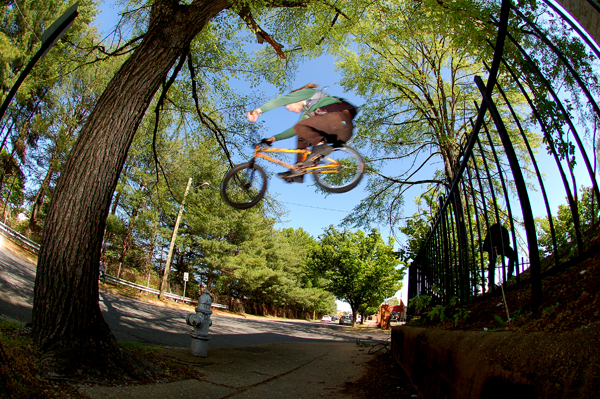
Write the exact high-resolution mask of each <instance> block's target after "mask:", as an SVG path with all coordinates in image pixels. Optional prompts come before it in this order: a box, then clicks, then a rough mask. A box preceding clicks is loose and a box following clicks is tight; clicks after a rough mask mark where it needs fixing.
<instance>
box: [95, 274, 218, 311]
mask: <svg viewBox="0 0 600 399" xmlns="http://www.w3.org/2000/svg"><path fill="white" fill-rule="evenodd" d="M105 276H106V279H107V280H110V281H112V282H113V283H117V284H121V285H125V286H128V287H131V288H135V289H137V290H140V291H146V292H149V293H151V294H155V295H159V294H160V291H159V290H157V289H156V288H150V287H145V286H143V285H140V284H136V283H132V282H131V281H127V280H123V279H122V278H117V277H114V276H111V275H109V274H106V275H105ZM164 296H165V297H167V298H169V299H174V300H176V301H182V302H186V303H190V304H195V303H198V300H197V299H192V298H189V297H184V296H181V295H175V294H171V293H168V292H165V293H164ZM211 307H213V308H218V309H229V306H227V305H221V304H219V303H213V304H211Z"/></svg>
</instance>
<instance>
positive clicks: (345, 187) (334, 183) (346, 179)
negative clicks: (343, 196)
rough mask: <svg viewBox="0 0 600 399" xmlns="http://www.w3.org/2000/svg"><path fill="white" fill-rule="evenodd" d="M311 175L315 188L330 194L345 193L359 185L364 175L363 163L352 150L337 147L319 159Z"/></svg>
mask: <svg viewBox="0 0 600 399" xmlns="http://www.w3.org/2000/svg"><path fill="white" fill-rule="evenodd" d="M318 166H319V168H318V169H314V170H313V172H312V174H313V176H314V178H315V183H316V184H317V186H319V187H321V188H322V189H323V190H325V191H328V192H330V193H345V192H347V191H350V190H352V189H353V188H354V187H356V186H357V185H358V183H360V180H361V179H362V177H363V174H364V173H365V162H364V161H363V158H362V156H361V155H360V154H359V153H358V151H356V150H355V149H353V148H350V147H346V146H344V147H338V148H334V149H333V152H332V153H331V154H329V155H327V156H325V157H323V159H321V163H320V164H319V165H318Z"/></svg>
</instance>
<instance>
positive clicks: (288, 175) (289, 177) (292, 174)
mask: <svg viewBox="0 0 600 399" xmlns="http://www.w3.org/2000/svg"><path fill="white" fill-rule="evenodd" d="M277 176H279V177H281V178H282V179H283V180H285V181H286V182H288V183H303V182H304V175H301V174H298V171H296V170H295V169H294V170H288V171H287V172H281V173H277Z"/></svg>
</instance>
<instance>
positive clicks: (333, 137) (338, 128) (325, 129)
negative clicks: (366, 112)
mask: <svg viewBox="0 0 600 399" xmlns="http://www.w3.org/2000/svg"><path fill="white" fill-rule="evenodd" d="M353 127H354V126H353V125H352V117H351V115H349V113H346V112H328V113H326V114H323V115H315V116H313V117H310V118H307V119H304V120H301V121H300V122H298V123H297V124H296V125H295V126H294V131H295V132H296V134H297V135H298V138H299V139H304V140H306V141H307V142H309V143H310V144H311V145H313V146H314V145H317V144H319V142H320V141H321V140H323V137H325V138H326V139H327V142H328V143H334V142H336V141H337V142H342V143H345V142H347V141H348V140H350V137H352V129H353Z"/></svg>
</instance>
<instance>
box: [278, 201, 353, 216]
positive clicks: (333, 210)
mask: <svg viewBox="0 0 600 399" xmlns="http://www.w3.org/2000/svg"><path fill="white" fill-rule="evenodd" d="M277 202H281V203H282V204H289V205H296V206H304V207H306V208H313V209H322V210H324V211H332V212H343V213H350V212H351V211H341V210H339V209H329V208H320V207H318V206H312V205H303V204H294V203H293V202H285V201H277Z"/></svg>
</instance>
